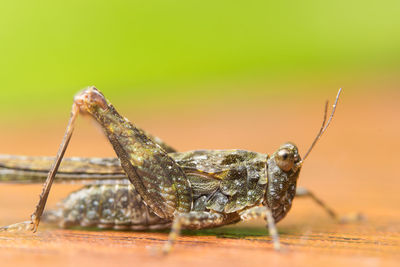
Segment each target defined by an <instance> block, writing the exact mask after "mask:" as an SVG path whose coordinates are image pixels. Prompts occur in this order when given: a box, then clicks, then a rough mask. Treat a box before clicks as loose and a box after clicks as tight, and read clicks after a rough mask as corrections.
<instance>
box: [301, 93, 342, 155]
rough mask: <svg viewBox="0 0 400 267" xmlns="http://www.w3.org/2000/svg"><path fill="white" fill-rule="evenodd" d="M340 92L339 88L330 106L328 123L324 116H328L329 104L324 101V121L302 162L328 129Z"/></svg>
mask: <svg viewBox="0 0 400 267" xmlns="http://www.w3.org/2000/svg"><path fill="white" fill-rule="evenodd" d="M341 92H342V88H339V91H338V93H337V95H336V99H335V103H334V104H333V106H332V112H331V115H330V116H329V120H328V122H326V115H327V114H328V103H329V101H326V103H325V111H324V120H323V121H322V125H321V129H320V130H319V132H318V134H317V137H315V139H314V141H313V142H312V144H311V146H310V148H309V149H308V151H307V153H306V154H305V156H304V158H303V160H302V162H303V161H305V160H306V158H307V156H308V154H310V152H311V150H312V149H313V148H314V146H315V144H316V143H317V141H318V140H319V139H320V138H321V136H322V134H323V133H324V132H325V130H326V129H327V128H328V126H329V124H330V123H331V121H332V118H333V115H334V114H335V110H336V105H337V103H338V102H339V96H340V93H341ZM325 122H326V124H325Z"/></svg>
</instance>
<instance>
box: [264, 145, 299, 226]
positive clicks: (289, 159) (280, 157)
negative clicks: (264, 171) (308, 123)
mask: <svg viewBox="0 0 400 267" xmlns="http://www.w3.org/2000/svg"><path fill="white" fill-rule="evenodd" d="M301 164H302V161H301V158H300V155H299V152H298V149H297V146H296V145H295V144H293V143H290V142H288V143H285V144H283V145H281V146H280V147H279V149H278V150H277V151H276V152H275V153H274V154H272V156H271V157H270V158H269V159H268V186H267V190H266V192H265V194H266V195H265V197H264V204H266V205H267V206H268V207H269V208H270V209H271V211H272V215H273V216H274V219H275V221H276V222H278V221H280V220H281V219H282V218H283V217H285V215H286V214H287V212H288V211H289V210H290V208H291V206H292V200H293V198H294V196H295V194H296V184H297V178H298V177H299V173H300V170H301Z"/></svg>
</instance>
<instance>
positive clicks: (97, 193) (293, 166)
mask: <svg viewBox="0 0 400 267" xmlns="http://www.w3.org/2000/svg"><path fill="white" fill-rule="evenodd" d="M339 94H340V90H339V93H338V97H339ZM338 97H337V98H336V102H335V104H334V108H333V111H332V114H331V117H330V118H329V120H328V123H327V124H325V122H326V110H327V106H326V109H325V116H324V121H323V124H322V127H321V130H320V132H319V134H318V135H317V138H316V139H315V141H314V142H313V144H312V145H311V147H310V149H309V151H308V152H307V153H306V156H305V157H307V155H308V153H309V152H310V151H311V149H312V147H313V146H314V145H315V143H316V142H317V140H318V139H319V138H320V136H321V135H322V133H323V132H324V131H325V129H326V128H327V126H328V125H329V122H330V120H331V119H332V117H333V113H334V110H335V106H336V103H337V100H338ZM80 113H83V114H88V115H90V116H91V117H92V118H93V119H95V120H96V121H97V122H98V124H99V125H100V126H101V128H102V129H103V132H104V134H105V135H106V137H107V138H108V140H109V141H110V143H111V144H112V146H113V148H114V151H115V153H116V154H117V157H118V160H116V159H77V158H73V159H66V160H64V164H62V165H60V164H61V162H62V159H63V156H64V153H65V151H66V148H67V146H68V143H69V141H70V139H71V136H72V133H73V129H74V123H75V120H76V118H77V116H78V114H80ZM51 161H52V159H49V158H24V157H17V156H2V157H0V181H21V182H27V181H28V182H38V181H40V180H41V179H43V178H44V177H45V176H46V173H47V170H48V169H50V171H49V172H48V175H47V178H46V179H45V183H44V186H43V190H42V193H41V195H40V199H39V203H38V204H37V206H36V210H35V212H34V213H33V214H32V216H31V221H29V222H23V223H19V224H15V225H11V226H9V227H4V228H2V230H6V231H8V230H12V229H17V230H20V229H29V230H32V231H34V232H35V231H36V230H37V227H38V225H39V222H40V219H41V216H42V214H43V211H44V207H45V204H46V201H47V197H48V195H49V192H50V188H51V186H52V183H53V181H54V178H55V176H56V174H57V173H58V174H59V178H60V181H77V180H83V181H84V182H86V183H89V185H88V186H86V187H85V188H83V189H81V190H78V191H76V192H74V193H72V194H71V195H69V196H68V197H67V198H66V199H65V200H64V201H63V202H62V203H61V204H60V205H59V208H58V209H57V210H54V211H52V212H49V213H48V215H47V218H48V219H49V220H52V221H56V222H58V223H59V224H61V225H62V226H74V225H80V226H98V227H101V228H116V229H120V228H124V229H160V228H166V227H169V226H171V232H170V236H169V240H168V243H167V244H166V246H165V247H164V251H166V252H167V251H169V250H170V248H171V246H172V243H173V242H174V240H175V239H176V237H177V236H178V235H179V231H180V229H181V228H189V229H201V228H209V227H217V226H222V225H226V224H230V223H234V222H238V221H240V220H246V219H250V218H255V217H262V218H265V219H266V220H267V222H268V227H269V229H270V234H271V236H272V237H273V239H274V247H275V249H279V248H280V244H279V237H278V233H277V230H276V228H275V222H278V221H280V220H281V219H282V218H284V217H285V215H286V214H287V213H288V211H289V210H290V208H291V206H292V201H293V198H294V197H295V195H296V185H297V179H298V177H299V173H300V170H301V166H302V163H303V161H302V160H301V158H300V156H299V153H298V149H297V147H296V146H295V145H294V144H293V143H285V144H283V145H282V146H281V147H280V148H279V149H278V150H277V151H276V152H275V153H273V154H272V155H271V156H268V155H267V154H260V153H256V152H251V151H244V150H196V151H189V152H175V150H174V149H172V148H171V147H170V146H168V145H166V144H165V143H164V142H162V141H161V140H160V139H158V138H156V137H154V136H152V135H150V134H148V133H146V132H145V131H143V130H142V129H140V128H138V127H136V126H135V125H134V124H132V123H131V122H130V121H129V120H128V119H126V118H124V117H123V116H121V115H120V114H119V113H118V112H117V111H116V109H115V108H114V106H113V105H111V104H110V103H109V102H108V101H107V100H106V98H105V97H104V95H103V94H102V93H101V92H100V91H99V90H97V89H96V88H94V87H89V88H87V89H85V90H83V91H81V92H79V93H78V94H77V95H75V98H74V103H73V105H72V110H71V117H70V121H69V123H68V125H67V129H66V132H65V136H64V139H63V141H62V143H61V145H60V148H59V151H58V153H57V156H56V158H55V159H54V163H53V164H51V166H50V162H51ZM60 166H61V167H60ZM128 181H129V182H128ZM307 194H308V195H309V196H312V197H313V198H314V199H316V198H315V196H313V195H312V194H310V193H309V192H307V191H303V195H307ZM316 200H317V202H319V204H321V205H322V206H324V205H323V204H322V202H321V201H319V200H318V199H316ZM326 209H327V210H328V212H330V214H331V215H333V216H334V213H333V212H332V211H331V210H329V209H328V208H326Z"/></svg>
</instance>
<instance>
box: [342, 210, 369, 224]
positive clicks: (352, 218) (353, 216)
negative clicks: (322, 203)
mask: <svg viewBox="0 0 400 267" xmlns="http://www.w3.org/2000/svg"><path fill="white" fill-rule="evenodd" d="M366 220H367V218H366V216H365V215H364V214H362V213H359V212H354V213H350V214H347V215H344V216H341V217H340V218H339V223H343V224H344V223H354V222H364V221H366Z"/></svg>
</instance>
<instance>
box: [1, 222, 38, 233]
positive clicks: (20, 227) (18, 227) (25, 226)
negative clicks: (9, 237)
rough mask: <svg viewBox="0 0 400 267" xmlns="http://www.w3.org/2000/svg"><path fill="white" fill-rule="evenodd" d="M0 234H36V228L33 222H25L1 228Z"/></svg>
mask: <svg viewBox="0 0 400 267" xmlns="http://www.w3.org/2000/svg"><path fill="white" fill-rule="evenodd" d="M0 232H8V233H14V232H35V227H34V223H33V222H32V221H25V222H20V223H15V224H11V225H8V226H4V227H1V228H0Z"/></svg>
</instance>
